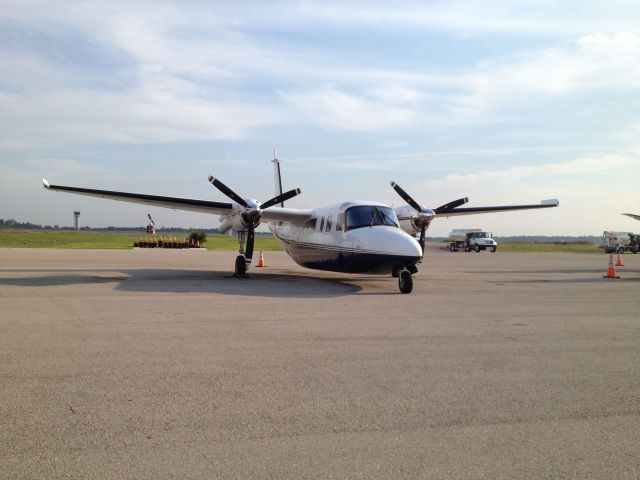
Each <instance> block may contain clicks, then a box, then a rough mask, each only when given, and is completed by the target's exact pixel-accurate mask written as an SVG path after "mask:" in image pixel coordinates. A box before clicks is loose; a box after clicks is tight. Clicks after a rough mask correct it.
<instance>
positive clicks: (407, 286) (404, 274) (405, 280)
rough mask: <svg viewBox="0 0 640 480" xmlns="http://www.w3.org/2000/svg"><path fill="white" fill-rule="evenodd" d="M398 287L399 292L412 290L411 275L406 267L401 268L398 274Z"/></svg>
mask: <svg viewBox="0 0 640 480" xmlns="http://www.w3.org/2000/svg"><path fill="white" fill-rule="evenodd" d="M398 288H400V293H411V290H413V277H412V276H411V272H410V271H409V270H407V269H406V268H405V269H403V270H401V271H400V274H399V275H398Z"/></svg>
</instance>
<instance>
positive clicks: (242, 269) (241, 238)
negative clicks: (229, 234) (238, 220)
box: [233, 231, 253, 278]
mask: <svg viewBox="0 0 640 480" xmlns="http://www.w3.org/2000/svg"><path fill="white" fill-rule="evenodd" d="M248 233H249V234H248V235H247V232H238V243H239V244H240V248H239V249H238V253H240V255H238V256H237V257H236V265H235V270H234V272H233V276H234V277H238V278H246V277H247V268H249V265H250V264H251V257H252V254H253V231H249V232H248ZM245 240H246V243H247V250H246V251H245V248H244V247H245Z"/></svg>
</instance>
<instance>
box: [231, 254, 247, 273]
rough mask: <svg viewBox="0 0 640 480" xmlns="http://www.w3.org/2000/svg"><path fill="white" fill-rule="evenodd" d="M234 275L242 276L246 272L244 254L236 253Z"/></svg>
mask: <svg viewBox="0 0 640 480" xmlns="http://www.w3.org/2000/svg"><path fill="white" fill-rule="evenodd" d="M234 274H235V275H237V276H242V275H246V274H247V261H246V260H245V258H244V255H238V256H237V257H236V268H235V272H234Z"/></svg>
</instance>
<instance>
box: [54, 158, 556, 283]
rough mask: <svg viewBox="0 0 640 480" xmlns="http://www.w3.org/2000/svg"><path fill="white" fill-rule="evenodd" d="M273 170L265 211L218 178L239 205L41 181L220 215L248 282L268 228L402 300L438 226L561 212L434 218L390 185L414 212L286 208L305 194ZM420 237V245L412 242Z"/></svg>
mask: <svg viewBox="0 0 640 480" xmlns="http://www.w3.org/2000/svg"><path fill="white" fill-rule="evenodd" d="M273 163H274V167H275V179H276V196H275V197H273V198H272V199H270V200H267V201H266V202H264V203H260V202H259V201H257V200H255V199H253V198H242V197H240V196H239V195H238V194H237V193H235V192H234V191H233V190H231V189H230V188H229V187H227V186H226V185H224V184H223V183H222V182H221V181H220V180H218V179H217V178H214V177H212V176H210V177H209V181H210V182H211V183H212V184H213V186H215V187H216V188H217V189H218V190H220V191H221V192H222V193H223V194H224V195H226V196H227V197H229V198H230V199H231V200H233V202H232V203H223V202H211V201H207V200H194V199H187V198H174V197H163V196H157V195H145V194H140V193H126V192H115V191H110V190H95V189H90V188H78V187H66V186H61V185H51V184H49V182H47V180H46V179H42V181H43V183H44V187H45V188H46V189H47V190H55V191H60V192H69V193H76V194H79V195H88V196H92V197H100V198H107V199H111V200H120V201H125V202H132V203H142V204H146V205H156V206H160V207H166V208H172V209H180V210H189V211H193V212H201V213H209V214H219V215H221V217H220V227H219V231H220V233H222V234H224V233H226V232H228V231H232V232H236V233H237V235H238V243H239V254H238V256H237V257H236V262H235V272H234V274H235V276H238V277H243V276H246V272H247V268H248V267H249V266H250V265H251V260H252V258H253V246H254V237H255V229H256V227H258V225H260V223H261V222H265V223H266V224H267V225H268V228H269V230H270V231H271V233H272V234H273V235H274V237H276V238H277V239H278V240H279V241H280V243H281V244H282V245H283V247H284V249H285V250H286V252H287V253H288V254H289V256H290V257H291V258H292V259H293V260H294V261H295V262H296V263H297V264H299V265H301V266H303V267H307V268H312V269H317V270H328V271H332V272H343V273H369V274H371V273H372V274H386V275H388V274H391V275H392V276H394V277H398V286H399V289H400V291H401V292H402V293H410V292H411V290H412V289H413V277H412V275H413V274H414V273H417V271H418V268H417V264H419V263H420V262H421V261H422V257H423V255H424V245H425V231H426V230H427V228H428V227H429V224H430V223H431V221H432V220H433V219H434V218H438V217H451V216H455V215H468V214H473V213H485V212H497V211H506V210H523V209H534V208H548V207H556V206H558V205H559V203H558V201H557V200H552V201H544V202H542V203H541V204H538V205H512V206H495V207H475V208H458V207H459V206H460V205H462V204H464V203H466V202H467V201H468V199H466V198H463V199H460V200H456V201H454V202H451V203H448V204H446V205H442V206H441V207H438V208H436V209H433V210H431V209H429V208H426V207H424V206H423V205H420V204H418V203H417V202H416V201H415V200H413V199H412V198H411V197H410V196H409V195H408V194H407V193H406V192H405V191H404V190H402V189H401V188H400V187H399V186H398V185H397V184H396V183H395V182H391V185H392V187H393V188H394V189H395V190H396V192H398V193H399V194H400V196H401V197H402V198H403V199H404V200H405V201H406V202H407V203H408V204H409V205H406V206H401V207H398V208H396V209H395V210H394V209H392V208H391V207H389V206H387V205H385V204H382V203H379V202H369V201H347V202H344V203H340V204H336V205H330V206H327V207H322V208H315V209H297V208H285V207H284V202H285V201H287V200H289V199H291V198H293V197H295V196H296V195H298V194H299V193H300V189H297V188H296V189H293V190H289V191H288V192H284V193H282V179H281V176H280V163H279V161H278V160H277V159H274V160H273ZM278 204H279V206H278ZM417 232H419V233H420V238H419V240H416V238H414V237H413V234H415V233H417Z"/></svg>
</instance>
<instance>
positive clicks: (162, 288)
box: [0, 269, 362, 298]
mask: <svg viewBox="0 0 640 480" xmlns="http://www.w3.org/2000/svg"><path fill="white" fill-rule="evenodd" d="M16 271H17V270H11V272H12V273H13V272H16ZM19 272H21V273H26V274H32V275H33V274H37V273H41V274H40V275H36V276H29V277H22V276H20V277H13V278H8V277H6V276H2V277H0V285H13V286H24V287H50V286H64V285H83V284H95V283H117V284H118V285H117V287H116V290H118V291H122V292H159V293H215V294H225V295H244V296H256V297H276V298H277V297H281V298H332V297H340V296H346V295H352V294H355V293H357V292H359V291H360V290H362V287H360V286H358V285H352V284H351V283H348V282H347V279H342V278H329V279H325V278H317V277H315V278H314V277H307V276H304V275H295V274H279V273H262V272H251V274H250V276H249V278H234V277H233V276H232V275H231V273H230V272H228V271H224V272H220V271H202V270H170V269H135V270H128V269H122V270H95V269H92V270H46V271H42V272H34V271H33V270H22V271H19ZM7 273H9V272H7V271H4V272H0V275H3V274H5V275H6V274H7ZM102 273H104V274H102Z"/></svg>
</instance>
